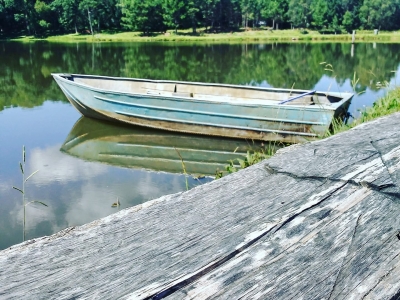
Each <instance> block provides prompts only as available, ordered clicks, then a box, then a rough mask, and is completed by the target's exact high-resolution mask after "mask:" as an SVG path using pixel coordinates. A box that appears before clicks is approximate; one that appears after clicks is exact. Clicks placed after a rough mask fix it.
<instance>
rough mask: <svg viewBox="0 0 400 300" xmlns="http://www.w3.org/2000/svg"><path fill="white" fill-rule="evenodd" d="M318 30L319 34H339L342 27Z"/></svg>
mask: <svg viewBox="0 0 400 300" xmlns="http://www.w3.org/2000/svg"><path fill="white" fill-rule="evenodd" d="M318 32H319V33H320V34H341V33H343V31H342V29H340V28H337V29H333V28H323V29H320V30H318Z"/></svg>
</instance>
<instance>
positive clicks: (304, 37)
mask: <svg viewBox="0 0 400 300" xmlns="http://www.w3.org/2000/svg"><path fill="white" fill-rule="evenodd" d="M1 40H3V41H4V40H6V41H20V42H31V41H48V42H174V43H176V42H211V43H242V42H339V43H351V42H352V35H351V34H337V35H336V34H320V33H319V32H318V31H308V32H307V33H306V34H302V33H301V32H300V30H296V29H295V30H290V29H287V30H274V31H270V30H267V29H257V30H248V31H238V32H229V33H205V32H204V30H199V31H198V32H197V33H196V34H194V35H193V34H192V33H191V32H190V31H187V30H186V31H179V32H178V34H175V32H174V31H173V30H168V31H167V32H165V33H154V35H153V36H142V35H141V33H140V32H119V33H99V34H94V35H93V36H92V35H88V34H66V35H56V36H48V37H45V38H37V37H33V36H21V37H18V38H8V39H1ZM360 42H361V43H362V42H391V43H400V31H393V32H380V33H379V34H377V35H375V34H374V32H373V31H372V30H363V31H357V33H356V38H355V43H360Z"/></svg>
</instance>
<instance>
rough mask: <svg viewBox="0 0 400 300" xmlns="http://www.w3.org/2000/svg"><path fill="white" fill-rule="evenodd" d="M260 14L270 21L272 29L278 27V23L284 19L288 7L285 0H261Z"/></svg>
mask: <svg viewBox="0 0 400 300" xmlns="http://www.w3.org/2000/svg"><path fill="white" fill-rule="evenodd" d="M260 8H261V16H262V17H263V18H265V19H267V20H268V21H272V26H271V28H272V29H275V28H276V29H278V28H279V25H278V24H279V23H281V22H283V21H284V16H285V13H286V11H287V9H288V3H287V1H286V0H261V3H260Z"/></svg>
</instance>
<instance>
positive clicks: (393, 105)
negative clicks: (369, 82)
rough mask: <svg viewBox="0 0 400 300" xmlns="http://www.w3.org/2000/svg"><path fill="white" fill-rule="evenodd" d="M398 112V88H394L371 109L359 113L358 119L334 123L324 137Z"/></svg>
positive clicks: (399, 105) (399, 97)
mask: <svg viewBox="0 0 400 300" xmlns="http://www.w3.org/2000/svg"><path fill="white" fill-rule="evenodd" d="M398 111H400V88H395V89H393V90H390V91H388V92H387V93H386V95H385V96H383V97H382V98H380V99H379V100H377V101H376V102H375V103H374V104H373V106H372V107H368V108H366V109H365V110H364V111H361V112H360V113H361V114H360V117H359V118H357V119H355V120H354V121H353V122H351V123H350V124H343V122H335V123H334V124H333V127H332V130H331V131H330V132H329V133H327V135H326V136H325V137H328V136H331V135H334V134H337V133H339V132H343V131H346V130H349V129H351V128H353V127H356V126H357V125H360V124H362V123H365V122H368V121H372V120H375V119H377V118H379V117H383V116H386V115H390V114H393V113H395V112H398Z"/></svg>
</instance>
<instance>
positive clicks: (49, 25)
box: [0, 0, 400, 36]
mask: <svg viewBox="0 0 400 300" xmlns="http://www.w3.org/2000/svg"><path fill="white" fill-rule="evenodd" d="M398 20H400V0H0V34H1V35H2V36H13V35H19V34H28V35H36V36H40V35H46V34H60V33H73V32H75V33H92V34H93V33H94V32H101V31H122V30H129V31H141V32H143V33H144V34H151V33H152V32H164V31H165V30H167V29H174V30H178V29H188V28H191V29H192V32H193V33H196V30H197V28H199V27H202V28H205V29H206V30H207V31H211V32H217V31H232V30H238V29H239V28H242V27H246V28H248V27H250V28H257V27H260V26H263V27H268V28H270V29H285V28H301V29H303V30H307V29H315V30H319V31H320V32H323V33H341V32H350V31H351V30H354V29H381V30H397V29H400V22H398Z"/></svg>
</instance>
